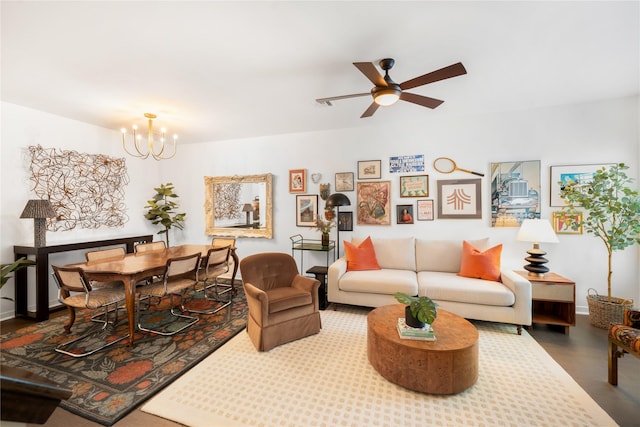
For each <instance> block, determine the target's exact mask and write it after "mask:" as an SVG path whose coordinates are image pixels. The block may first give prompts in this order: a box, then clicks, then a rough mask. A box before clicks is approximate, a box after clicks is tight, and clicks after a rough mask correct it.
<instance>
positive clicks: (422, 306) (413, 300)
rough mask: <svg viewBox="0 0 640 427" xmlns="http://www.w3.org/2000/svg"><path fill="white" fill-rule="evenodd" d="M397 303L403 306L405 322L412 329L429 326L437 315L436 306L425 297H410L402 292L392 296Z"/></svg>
mask: <svg viewBox="0 0 640 427" xmlns="http://www.w3.org/2000/svg"><path fill="white" fill-rule="evenodd" d="M393 296H394V297H395V299H397V300H398V302H399V303H401V304H405V305H406V307H405V322H406V324H407V326H411V327H412V328H424V327H425V325H431V324H432V323H433V321H434V320H436V317H437V315H438V311H437V309H436V307H437V306H438V304H436V303H435V302H433V300H432V299H431V298H429V297H427V296H422V297H418V296H411V295H407V294H405V293H403V292H396V293H395V294H393Z"/></svg>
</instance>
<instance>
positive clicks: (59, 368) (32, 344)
mask: <svg viewBox="0 0 640 427" xmlns="http://www.w3.org/2000/svg"><path fill="white" fill-rule="evenodd" d="M236 289H237V290H238V292H237V294H236V296H235V297H234V298H233V303H232V304H231V305H230V306H229V307H227V308H224V309H222V310H221V311H219V312H218V313H216V314H212V315H202V314H201V315H199V317H200V321H199V322H198V323H196V324H195V325H193V326H192V327H190V328H187V329H185V330H184V331H182V332H180V333H178V334H176V335H173V336H162V335H155V334H149V333H142V332H137V333H136V336H135V345H134V347H133V348H131V347H129V346H128V340H122V341H120V342H118V343H116V344H114V345H112V346H110V347H107V348H106V349H104V350H102V351H98V352H97V353H94V354H93V355H90V356H86V357H82V358H73V357H70V356H67V355H64V354H61V353H58V352H56V351H54V348H55V347H56V346H57V345H58V344H60V343H62V342H66V341H67V340H69V339H70V335H66V334H64V333H63V325H64V324H65V323H66V322H67V320H68V317H67V315H66V314H65V315H63V316H58V317H56V318H53V319H50V320H48V321H45V322H40V323H34V324H33V325H30V326H27V327H25V328H22V329H20V330H18V331H16V332H13V333H8V334H2V335H0V363H2V365H3V366H14V367H18V368H23V369H27V370H29V371H31V372H34V373H36V374H38V375H41V376H43V377H46V378H48V379H49V380H52V381H54V382H56V383H58V384H60V386H61V387H65V388H68V389H71V390H73V395H72V396H71V398H69V399H68V400H66V401H63V402H61V403H60V406H61V407H63V408H65V409H67V410H68V411H71V412H73V413H75V414H78V415H80V416H82V417H84V418H87V419H89V420H92V421H95V422H98V423H100V424H103V425H106V426H110V425H112V424H114V423H115V422H116V421H118V420H119V419H121V418H122V417H124V416H125V415H127V414H128V413H129V412H131V411H132V410H133V409H135V408H136V407H137V406H138V405H140V404H141V403H142V402H144V401H145V400H147V399H149V398H150V397H151V396H153V395H154V394H155V393H157V392H158V391H160V390H161V389H163V388H164V387H166V386H167V385H169V384H170V383H171V382H173V381H174V380H175V379H177V378H178V377H179V376H180V375H182V374H183V373H185V372H186V371H188V370H189V369H190V368H192V367H193V366H195V365H196V364H197V363H198V362H200V361H201V360H202V359H204V358H205V357H206V356H208V355H210V354H211V353H213V352H214V351H215V350H216V349H217V348H219V347H220V346H222V345H223V344H224V343H225V342H227V341H228V340H229V339H230V338H232V337H233V336H234V335H236V334H237V333H238V332H240V331H242V330H243V329H244V328H245V326H246V316H247V304H246V299H245V296H244V293H243V291H242V286H241V285H240V286H237V285H236ZM167 302H168V301H163V304H161V305H160V306H159V307H158V309H157V310H156V311H155V312H154V313H153V315H150V316H148V320H149V321H153V322H162V321H163V320H165V319H166V318H167V316H168V315H169V312H168V307H169V306H168V304H167ZM189 304H195V305H197V306H198V309H202V308H203V307H205V306H207V305H212V304H215V303H214V302H212V301H206V300H202V299H198V298H194V299H193V300H192V301H190V302H189V303H188V304H187V307H189ZM192 309H195V308H194V307H192ZM91 314H92V313H89V312H80V313H78V316H77V318H76V323H75V325H74V326H73V329H72V331H73V334H74V335H76V334H78V335H79V334H82V333H83V332H84V331H86V330H87V328H96V327H99V325H98V324H97V323H95V322H90V321H89V317H90V316H91ZM122 317H124V318H125V320H122V321H121V322H120V323H121V325H119V326H118V328H117V329H116V331H115V333H122V334H126V328H127V325H126V316H124V315H123V316H122Z"/></svg>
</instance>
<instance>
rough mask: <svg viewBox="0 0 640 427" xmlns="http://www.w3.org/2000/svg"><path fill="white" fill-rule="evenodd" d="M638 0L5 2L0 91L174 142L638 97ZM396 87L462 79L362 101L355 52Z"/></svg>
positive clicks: (364, 85)
mask: <svg viewBox="0 0 640 427" xmlns="http://www.w3.org/2000/svg"><path fill="white" fill-rule="evenodd" d="M639 6H640V2H638V1H624V2H611V1H603V2H594V1H569V2H553V1H552V2H520V1H513V2H507V1H498V2H487V1H472V2H461V1H446V2H436V1H425V2H418V1H409V2H400V1H374V2H364V1H349V2H347V1H339V2H329V1H316V2H313V1H300V2H291V1H279V2H245V1H233V2H215V1H195V2H187V1H169V2H156V1H140V2H126V1H125V2H120V1H117V2H116V1H113V2H111V1H109V2H107V1H90V2H89V1H87V2H73V1H72V2H57V1H44V2H34V1H16V2H13V1H4V0H3V1H2V3H1V13H2V16H1V18H2V28H1V31H2V45H1V48H2V50H1V59H2V75H1V79H2V80H1V83H2V86H1V89H2V92H1V94H2V100H3V101H6V102H11V103H15V104H19V105H24V106H27V107H31V108H35V109H38V110H42V111H46V112H50V113H53V114H57V115H60V116H64V117H68V118H71V119H75V120H79V121H82V122H87V123H91V124H95V125H98V126H102V127H105V128H109V129H114V130H119V129H120V128H122V127H123V126H127V127H128V126H130V125H131V124H133V123H138V125H144V123H145V121H144V120H145V119H144V117H143V114H144V113H146V112H150V113H155V114H157V115H158V126H159V125H165V126H166V127H167V128H169V131H170V132H171V133H174V132H176V133H178V134H179V135H180V137H179V138H180V139H179V141H180V142H182V143H190V142H206V141H218V140H228V139H237V138H248V137H256V136H265V135H274V134H283V133H295V132H306V131H321V130H330V129H338V128H351V127H358V126H374V125H383V124H384V123H385V122H388V121H389V120H394V121H399V120H407V121H422V122H424V121H425V120H438V119H441V118H443V117H445V116H448V115H465V114H482V113H487V112H496V111H509V110H521V109H528V108H537V107H546V106H553V105H562V104H568V103H576V102H586V101H592V100H599V99H606V98H615V97H622V96H629V95H637V94H638V93H639V87H640V83H639V80H640V7H639ZM385 57H392V58H394V59H395V60H396V64H395V66H394V68H393V69H392V70H391V72H390V75H391V76H392V78H393V79H394V80H395V81H396V82H403V81H405V80H408V79H410V78H413V77H416V76H419V75H422V74H425V73H427V72H430V71H433V70H435V69H438V68H442V67H444V66H447V65H451V64H453V63H456V62H459V61H460V62H462V63H463V64H464V65H465V67H466V69H467V73H468V74H466V75H463V76H460V77H455V78H452V79H448V80H444V81H441V82H437V83H432V84H429V85H426V86H422V87H418V88H415V89H412V90H410V92H413V93H417V94H421V95H425V96H430V97H434V98H439V99H443V100H444V101H445V102H444V104H442V105H441V106H440V107H438V108H437V109H435V110H431V109H427V108H423V107H419V106H417V105H414V104H410V103H408V102H399V103H397V104H396V105H394V106H392V107H386V108H380V109H378V111H377V112H376V114H375V115H374V116H373V117H370V118H365V119H360V115H361V114H362V113H363V112H364V111H365V110H366V108H367V107H368V106H369V104H370V102H371V100H370V99H368V98H366V97H361V98H352V99H346V100H340V101H336V102H334V103H333V106H331V107H329V106H326V105H321V104H318V103H316V102H315V101H314V100H315V99H316V98H323V97H329V96H335V95H344V94H351V93H361V92H368V91H369V90H370V89H371V87H372V84H371V83H370V82H369V81H368V80H367V79H366V78H365V77H364V75H362V74H361V73H360V72H359V71H358V70H357V69H356V68H355V67H354V66H353V65H352V63H353V62H369V61H370V62H375V63H376V64H377V61H379V60H380V59H382V58H385Z"/></svg>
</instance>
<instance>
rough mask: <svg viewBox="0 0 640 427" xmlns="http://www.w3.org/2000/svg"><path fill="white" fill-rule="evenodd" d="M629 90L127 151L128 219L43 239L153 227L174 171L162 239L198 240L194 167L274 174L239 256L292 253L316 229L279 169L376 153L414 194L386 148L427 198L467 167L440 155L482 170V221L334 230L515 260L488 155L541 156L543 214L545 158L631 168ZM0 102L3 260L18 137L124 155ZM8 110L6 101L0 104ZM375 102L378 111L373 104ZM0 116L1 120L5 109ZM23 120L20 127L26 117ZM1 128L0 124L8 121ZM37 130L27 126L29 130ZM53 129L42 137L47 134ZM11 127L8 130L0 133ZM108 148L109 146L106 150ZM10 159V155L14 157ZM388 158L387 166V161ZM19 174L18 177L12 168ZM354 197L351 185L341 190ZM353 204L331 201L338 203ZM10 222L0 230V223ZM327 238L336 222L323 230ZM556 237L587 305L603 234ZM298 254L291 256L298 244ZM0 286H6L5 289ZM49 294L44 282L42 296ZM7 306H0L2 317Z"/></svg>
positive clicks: (17, 235) (21, 233)
mask: <svg viewBox="0 0 640 427" xmlns="http://www.w3.org/2000/svg"><path fill="white" fill-rule="evenodd" d="M638 102H639V100H638V97H632V98H623V99H614V100H605V101H600V102H593V103H589V104H579V105H570V106H560V107H553V108H546V109H536V110H526V111H514V112H505V113H499V114H498V113H496V114H487V115H482V116H474V117H455V118H449V119H446V120H435V119H433V118H432V117H429V116H426V118H425V120H424V121H421V122H419V123H416V122H412V123H407V122H395V121H394V122H389V121H385V120H384V117H383V115H382V114H380V117H375V118H374V119H373V120H378V121H377V122H376V123H379V125H377V126H374V127H362V128H358V129H344V130H339V131H331V132H310V133H303V134H288V135H277V136H266V137H261V138H252V139H247V140H234V141H225V142H216V143H207V144H185V145H180V146H179V149H178V154H177V155H176V157H175V158H174V159H172V160H169V161H163V162H159V163H158V162H155V161H153V160H147V161H144V162H142V161H138V160H137V159H131V158H130V157H128V156H126V157H127V164H128V166H129V174H130V177H131V183H130V184H129V186H128V187H127V206H128V208H129V212H128V213H129V215H130V218H131V219H130V221H129V222H128V223H127V224H126V225H125V227H124V229H121V230H108V229H107V230H99V231H89V230H74V231H73V232H67V233H48V236H47V239H48V242H52V243H53V242H57V241H58V240H63V239H64V240H83V239H85V240H86V239H91V238H94V237H96V236H97V233H102V234H103V235H110V234H117V235H125V234H127V235H129V234H141V233H145V232H149V231H155V230H153V229H152V228H150V226H149V224H146V223H145V221H144V219H142V218H141V216H142V213H143V211H144V209H143V206H144V204H145V202H146V200H147V198H149V197H150V196H151V195H152V194H153V187H154V186H157V185H159V184H160V183H165V182H169V181H171V182H173V183H174V184H175V186H176V192H177V194H178V195H179V196H180V199H179V202H180V211H181V212H186V213H187V217H186V220H187V221H186V228H185V230H184V231H177V232H176V233H174V234H173V235H172V244H180V243H186V242H189V243H206V242H209V241H210V237H209V236H206V235H205V232H204V227H205V225H204V209H203V203H204V179H203V177H204V176H221V175H247V174H261V173H272V174H273V175H274V189H273V190H274V191H273V196H274V201H273V205H274V212H273V214H274V215H273V217H274V238H273V239H271V240H267V239H240V240H239V242H238V253H239V255H240V256H241V257H242V256H246V255H249V254H253V253H257V252H263V251H283V252H290V248H291V242H290V239H289V236H291V235H293V234H298V233H300V234H302V235H303V236H305V237H308V238H318V237H319V235H318V233H317V232H316V231H314V230H312V229H310V228H300V227H296V225H295V223H296V222H295V195H294V194H290V193H289V192H288V170H289V169H300V168H305V169H307V171H308V173H309V175H310V174H311V173H321V174H322V179H321V181H320V182H321V183H327V182H329V183H331V186H332V189H333V187H334V185H335V183H334V174H335V173H336V172H349V171H352V172H354V173H356V175H357V171H356V167H357V161H358V160H373V159H380V160H382V164H383V175H382V179H383V180H391V181H392V189H393V193H392V205H394V206H395V205H396V204H407V203H414V204H415V201H414V200H412V199H406V198H402V199H401V198H400V197H399V194H398V193H399V190H398V188H399V184H398V174H390V173H388V171H387V170H388V158H389V157H390V156H397V155H412V154H424V155H425V161H426V164H427V171H426V173H427V174H428V175H429V177H430V192H431V196H430V197H429V198H433V199H436V196H437V195H436V190H437V187H436V181H437V180H438V179H452V178H468V177H472V176H470V175H467V174H464V173H460V172H458V173H454V174H451V175H443V174H439V173H437V172H435V171H434V170H433V168H432V167H431V162H432V161H433V159H434V158H436V157H439V156H447V157H452V158H454V159H455V160H456V161H457V162H458V164H459V165H461V167H464V168H468V169H472V170H478V171H483V172H484V173H485V177H484V178H483V181H482V185H483V188H482V197H483V218H482V219H480V220H439V219H436V220H435V221H420V222H416V223H415V224H413V225H397V224H395V214H394V215H393V219H392V223H393V224H392V225H391V226H358V225H357V224H354V232H353V233H349V232H341V233H340V238H341V239H349V238H350V237H351V235H361V236H366V235H369V234H371V235H376V236H385V237H391V236H396V235H397V236H405V235H413V236H417V237H425V238H467V239H475V238H479V237H484V236H490V237H491V238H492V240H494V241H495V242H496V243H497V242H501V243H503V244H504V249H503V264H504V265H506V266H509V267H512V268H516V269H521V268H522V265H524V260H523V258H524V257H525V256H526V250H527V249H529V248H530V246H531V245H530V244H528V243H523V242H516V241H515V235H516V233H517V228H492V227H491V221H490V206H489V203H490V199H489V197H490V195H489V191H490V189H489V165H490V163H492V162H508V161H518V160H540V161H541V184H542V186H541V201H542V217H543V218H550V217H551V212H552V210H555V208H554V209H552V208H551V207H550V206H549V166H552V165H570V164H591V163H606V162H619V161H624V162H625V163H627V164H629V165H630V166H631V169H630V175H631V176H633V177H634V178H635V179H636V182H637V179H638V166H639V163H640V153H639V151H640V150H639V144H640V143H639V140H640V137H639V125H638V121H639V120H638V118H639V107H638ZM3 106H4V107H5V108H4V109H3V113H2V121H3V131H2V136H3V140H2V173H1V176H2V180H3V182H2V196H3V197H2V198H1V199H0V200H2V202H0V203H2V205H1V209H0V211H1V218H2V226H1V227H0V229H1V230H2V235H1V240H2V248H1V250H2V259H11V257H12V245H14V244H16V243H23V242H29V241H30V240H31V239H32V224H31V223H28V224H26V222H27V221H28V220H19V219H17V217H18V216H19V215H20V212H21V210H22V207H23V206H24V203H25V202H26V200H27V199H28V198H29V197H28V195H29V191H28V190H29V187H28V173H27V170H26V169H25V167H24V165H23V164H13V163H11V162H12V161H8V160H7V157H11V158H12V159H14V158H16V156H19V155H20V152H21V150H24V148H25V147H26V146H27V145H32V144H34V143H40V144H42V145H43V146H45V147H58V148H66V149H75V150H79V151H83V152H94V153H105V154H110V155H113V156H122V155H123V154H122V151H121V147H120V145H119V143H118V141H119V134H118V133H117V132H115V131H110V130H105V129H101V128H96V127H92V126H89V125H85V124H82V123H78V122H73V121H69V120H66V119H62V118H59V117H54V116H50V115H47V114H44V113H40V112H37V111H33V110H28V109H24V108H22V107H17V106H13V105H11V104H3ZM7 110H8V112H7ZM381 113H383V112H381ZM7 118H9V119H10V120H7ZM27 123H28V124H29V126H27V125H26V124H27ZM7 127H8V128H9V129H6V128H7ZM34 133H35V134H36V135H37V136H38V137H37V138H34V137H32V135H33V134H34ZM50 133H53V134H54V135H51V137H49V134H50ZM7 136H9V137H10V138H7ZM107 148H108V151H107ZM14 163H15V162H14ZM385 165H387V166H386V167H387V170H384V169H385ZM16 177H17V179H16ZM8 179H9V180H14V181H20V184H21V190H20V193H19V194H16V195H12V196H7V194H8V189H10V188H12V187H13V184H11V185H10V184H8V183H6V180H8ZM318 192H319V189H318V184H313V183H312V182H311V179H309V180H308V191H307V193H310V194H317V193H318ZM346 194H347V196H348V197H349V198H350V199H351V202H352V204H355V202H356V200H355V192H347V193H346ZM348 210H353V209H352V208H341V211H348ZM7 233H8V234H7ZM333 238H335V231H334V234H333ZM559 239H560V243H559V244H547V245H543V248H544V249H545V250H546V251H547V252H548V255H547V258H548V259H549V260H550V262H549V264H548V266H549V267H550V268H551V269H552V270H553V271H556V272H558V273H560V274H562V275H565V276H567V277H569V278H571V279H573V280H575V281H576V283H577V290H576V296H577V305H578V311H579V312H586V310H587V307H586V305H587V304H586V300H585V295H586V293H587V289H588V288H595V289H597V290H598V292H600V293H604V292H606V252H605V249H604V246H603V245H602V243H601V242H600V241H599V240H597V239H596V238H594V237H593V236H591V235H586V234H585V235H560V236H559ZM638 252H639V250H638V248H637V247H633V248H630V249H627V250H625V251H623V252H617V253H615V255H614V261H613V262H614V278H613V280H614V293H615V295H616V296H620V297H627V298H633V299H634V300H635V301H638V300H639V299H640V283H639V274H640V272H639V270H638ZM296 257H297V259H298V261H299V260H300V259H299V255H296ZM322 262H323V259H322V258H320V257H318V256H315V257H314V256H313V255H312V254H308V253H307V254H305V260H304V269H307V268H309V267H310V266H311V265H314V264H319V263H322ZM9 289H10V288H8V289H7V290H3V295H11V294H12V292H13V291H12V290H9ZM54 298H55V295H54V294H53V293H52V300H53V299H54ZM10 310H12V306H8V305H6V304H4V302H3V305H2V315H3V316H6V315H7V314H8V313H9V312H10Z"/></svg>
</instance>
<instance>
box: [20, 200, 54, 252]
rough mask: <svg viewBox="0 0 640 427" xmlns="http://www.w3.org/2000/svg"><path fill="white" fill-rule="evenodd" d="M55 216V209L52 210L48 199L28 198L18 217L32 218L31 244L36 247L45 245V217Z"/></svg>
mask: <svg viewBox="0 0 640 427" xmlns="http://www.w3.org/2000/svg"><path fill="white" fill-rule="evenodd" d="M55 217H56V211H55V210H53V206H51V202H50V201H48V200H29V201H28V202H27V206H25V207H24V210H23V211H22V214H20V218H33V245H34V246H35V247H36V248H40V247H43V246H46V245H47V236H46V234H47V218H55Z"/></svg>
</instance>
